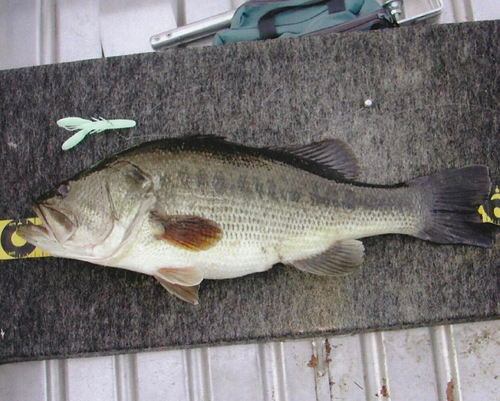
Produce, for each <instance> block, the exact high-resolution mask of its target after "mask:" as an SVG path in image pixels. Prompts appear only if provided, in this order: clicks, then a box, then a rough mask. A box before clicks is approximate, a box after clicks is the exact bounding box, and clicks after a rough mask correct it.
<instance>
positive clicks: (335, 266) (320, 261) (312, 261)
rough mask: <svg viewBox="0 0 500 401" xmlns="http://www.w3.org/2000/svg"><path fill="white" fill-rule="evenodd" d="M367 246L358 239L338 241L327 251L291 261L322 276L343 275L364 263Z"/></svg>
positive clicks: (297, 266)
mask: <svg viewBox="0 0 500 401" xmlns="http://www.w3.org/2000/svg"><path fill="white" fill-rule="evenodd" d="M364 251H365V247H364V246H363V243H362V242H361V241H358V240H354V239H351V240H343V241H337V242H336V243H335V244H333V246H332V247H330V248H328V249H327V250H326V251H325V252H323V253H320V254H319V255H316V256H314V257H312V258H309V259H303V260H296V261H294V262H292V263H291V265H292V266H295V267H296V268H297V269H299V270H302V271H304V272H307V273H313V274H317V275H320V276H342V275H345V274H349V273H351V272H352V271H354V270H355V269H356V268H357V267H358V266H360V265H361V263H363V256H364Z"/></svg>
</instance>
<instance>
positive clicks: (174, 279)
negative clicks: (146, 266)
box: [156, 267, 203, 286]
mask: <svg viewBox="0 0 500 401" xmlns="http://www.w3.org/2000/svg"><path fill="white" fill-rule="evenodd" d="M156 275H157V276H158V277H162V278H163V279H164V280H167V281H168V282H170V283H172V284H179V285H187V286H193V285H196V284H200V283H201V280H203V274H201V272H200V271H199V270H198V269H197V268H196V267H182V268H177V269H176V268H170V267H163V268H161V269H158V270H157V272H156Z"/></svg>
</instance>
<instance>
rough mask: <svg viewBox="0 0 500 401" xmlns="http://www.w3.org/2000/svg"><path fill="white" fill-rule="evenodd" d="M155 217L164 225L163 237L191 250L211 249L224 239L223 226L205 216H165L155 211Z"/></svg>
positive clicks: (171, 242)
mask: <svg viewBox="0 0 500 401" xmlns="http://www.w3.org/2000/svg"><path fill="white" fill-rule="evenodd" d="M153 217H154V218H155V219H156V220H157V221H159V222H160V223H161V225H162V226H163V233H162V234H161V235H160V236H159V237H160V238H161V239H163V240H165V241H167V242H169V243H170V244H173V245H176V246H178V247H181V248H184V249H187V250H190V251H203V250H206V249H209V248H211V247H213V246H214V245H215V244H217V243H218V242H219V241H220V240H221V239H222V228H221V227H220V226H219V225H218V224H217V223H216V222H214V221H212V220H209V219H205V218H203V217H199V216H163V215H161V214H158V213H153Z"/></svg>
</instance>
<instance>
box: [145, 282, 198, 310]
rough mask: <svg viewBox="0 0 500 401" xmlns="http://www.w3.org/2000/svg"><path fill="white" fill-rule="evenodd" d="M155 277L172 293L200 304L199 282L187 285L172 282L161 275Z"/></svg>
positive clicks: (191, 302)
mask: <svg viewBox="0 0 500 401" xmlns="http://www.w3.org/2000/svg"><path fill="white" fill-rule="evenodd" d="M155 278H156V279H157V280H158V281H159V282H160V284H161V285H162V286H163V288H165V289H166V290H167V291H168V292H169V293H170V294H172V295H175V296H176V297H177V298H180V299H182V300H183V301H186V302H189V303H190V304H193V305H198V301H199V298H198V290H199V288H200V285H199V284H197V285H192V286H186V285H180V284H172V283H170V282H169V281H167V280H165V279H163V278H162V277H160V276H155Z"/></svg>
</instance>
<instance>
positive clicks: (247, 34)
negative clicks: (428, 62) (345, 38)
mask: <svg viewBox="0 0 500 401" xmlns="http://www.w3.org/2000/svg"><path fill="white" fill-rule="evenodd" d="M394 26H397V23H396V21H395V19H394V18H393V16H392V15H391V13H390V12H389V11H388V10H386V9H385V8H384V7H382V6H380V5H379V4H378V3H377V1H376V0H288V1H278V0H252V1H249V2H247V3H245V4H243V5H242V6H241V7H240V8H238V9H237V10H236V13H235V14H234V17H233V19H232V21H231V28H230V29H225V30H222V31H220V32H218V33H217V34H216V36H215V38H214V41H213V44H214V45H224V44H228V43H236V42H248V41H254V40H265V39H276V38H290V37H296V36H303V35H321V34H326V33H331V32H346V31H351V30H370V29H380V28H389V27H394Z"/></svg>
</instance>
